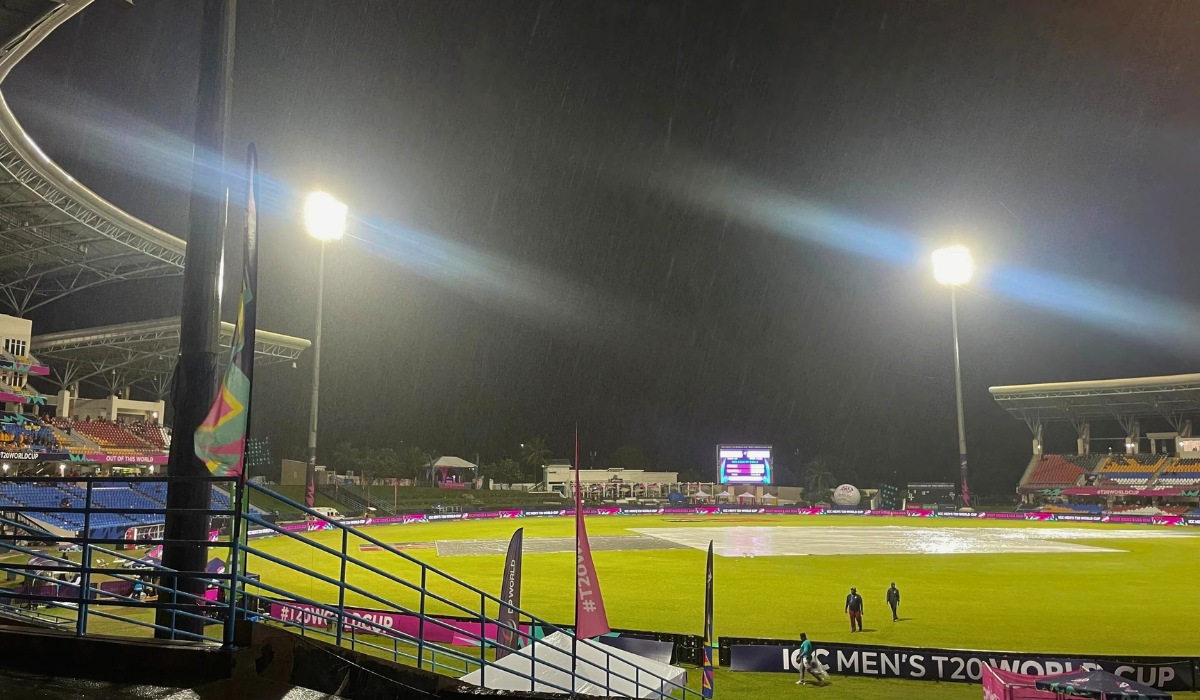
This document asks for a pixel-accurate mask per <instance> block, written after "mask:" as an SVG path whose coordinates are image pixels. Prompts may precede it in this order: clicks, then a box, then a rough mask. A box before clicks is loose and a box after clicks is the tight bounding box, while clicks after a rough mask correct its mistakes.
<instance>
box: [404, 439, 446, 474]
mask: <svg viewBox="0 0 1200 700" xmlns="http://www.w3.org/2000/svg"><path fill="white" fill-rule="evenodd" d="M396 458H397V460H398V461H399V466H398V468H397V474H396V477H397V478H400V479H423V478H425V471H426V470H427V469H428V468H429V466H430V465H431V464H433V462H434V460H436V459H437V458H436V457H434V456H433V455H432V453H430V452H427V451H425V450H422V449H421V448H419V447H417V446H415V445H410V446H408V447H405V448H403V449H401V450H400V452H399V453H397V455H396Z"/></svg>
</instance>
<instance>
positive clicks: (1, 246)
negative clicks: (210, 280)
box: [0, 0, 186, 316]
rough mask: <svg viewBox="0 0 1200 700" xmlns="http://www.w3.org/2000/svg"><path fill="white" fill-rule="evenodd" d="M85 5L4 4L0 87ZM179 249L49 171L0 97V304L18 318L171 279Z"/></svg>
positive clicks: (179, 267) (178, 268)
mask: <svg viewBox="0 0 1200 700" xmlns="http://www.w3.org/2000/svg"><path fill="white" fill-rule="evenodd" d="M91 2H92V0H62V1H61V2H53V1H51V0H8V1H6V2H4V3H3V5H2V6H0V38H3V40H4V44H3V46H2V47H0V83H2V82H3V81H4V79H5V78H6V77H7V76H8V74H9V72H11V71H12V69H13V67H14V66H15V65H16V64H17V63H18V62H20V61H21V59H22V58H24V57H25V55H26V54H28V53H29V52H30V51H31V50H32V49H33V48H34V47H36V46H37V45H38V44H39V43H41V41H42V39H44V38H45V37H46V36H47V35H48V34H49V33H50V32H52V31H53V30H54V29H55V28H57V27H58V26H59V25H60V24H62V23H63V22H65V21H67V20H68V19H70V18H71V17H73V16H74V15H75V14H76V13H78V12H79V11H80V10H82V9H83V8H85V7H87V6H88V5H90V4H91ZM185 247H186V246H185V244H184V242H183V241H182V240H180V239H179V238H176V237H175V236H172V235H170V234H168V233H166V232H164V231H160V230H159V229H157V228H155V227H153V226H151V225H150V224H147V223H146V222H144V221H141V220H140V219H137V218H136V217H133V216H131V215H129V214H128V213H126V212H124V211H122V210H121V209H118V208H117V207H115V206H113V205H112V204H110V203H109V202H107V201H105V200H104V199H103V198H101V197H100V196H99V195H97V194H96V193H94V192H92V191H91V190H89V189H88V188H86V187H84V186H83V185H81V184H80V183H79V182H77V181H76V180H75V178H73V177H71V176H70V175H69V174H67V173H66V172H65V171H64V170H63V169H62V168H60V167H59V166H58V165H56V164H55V163H54V162H52V161H51V160H50V159H49V158H48V157H47V156H46V154H45V153H43V152H42V150H41V149H40V148H38V146H37V144H36V143H34V142H33V140H32V139H31V138H30V137H29V135H28V134H27V133H25V130H24V129H23V128H22V127H21V125H20V124H19V123H18V122H17V120H16V117H14V116H13V113H12V111H11V110H10V109H9V108H8V103H7V102H6V101H5V100H4V97H3V95H2V94H0V304H2V305H3V306H6V307H8V308H9V309H10V310H11V311H12V312H13V313H15V314H17V315H18V316H23V315H24V314H26V313H27V312H29V311H32V310H33V309H36V308H38V307H39V306H42V305H44V304H48V303H50V302H52V301H55V300H57V299H61V298H62V297H64V296H66V295H68V294H71V293H73V292H77V291H79V290H82V289H88V288H90V287H95V286H98V285H101V284H108V283H110V282H119V281H123V280H135V279H150V278H157V277H167V276H173V275H178V274H180V273H181V272H182V271H183V257H184V250H185Z"/></svg>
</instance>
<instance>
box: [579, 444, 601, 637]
mask: <svg viewBox="0 0 1200 700" xmlns="http://www.w3.org/2000/svg"><path fill="white" fill-rule="evenodd" d="M581 488H582V487H581V486H580V483H579V430H578V429H576V430H575V636H576V637H577V638H582V639H589V638H591V637H599V636H600V635H604V634H608V632H609V629H608V614H607V613H606V612H605V611H604V596H603V595H601V594H600V580H599V579H598V578H596V565H595V564H594V563H592V545H591V543H590V542H588V535H587V525H585V524H584V521H583V496H582V494H581V493H580V491H581Z"/></svg>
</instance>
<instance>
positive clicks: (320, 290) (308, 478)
mask: <svg viewBox="0 0 1200 700" xmlns="http://www.w3.org/2000/svg"><path fill="white" fill-rule="evenodd" d="M319 260H320V262H318V263H317V328H316V331H315V332H314V333H313V344H312V349H313V350H312V352H313V376H312V405H311V406H310V407H309V409H308V468H307V470H306V471H305V475H304V483H305V487H306V488H305V492H304V505H306V506H308V507H309V508H312V507H313V503H314V502H315V499H316V495H315V492H316V488H317V486H316V479H317V405H318V400H319V396H320V391H321V308H322V307H323V306H324V305H325V241H321V255H320V258H319Z"/></svg>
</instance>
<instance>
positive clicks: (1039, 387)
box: [988, 374, 1200, 423]
mask: <svg viewBox="0 0 1200 700" xmlns="http://www.w3.org/2000/svg"><path fill="white" fill-rule="evenodd" d="M988 391H989V392H991V394H992V398H994V399H995V400H996V403H998V404H1000V405H1001V406H1002V407H1004V410H1006V411H1008V413H1009V415H1011V416H1013V417H1014V418H1020V419H1022V420H1024V421H1026V422H1027V423H1050V422H1054V421H1072V422H1077V421H1083V420H1095V419H1108V420H1122V419H1131V418H1137V417H1143V416H1159V417H1164V418H1167V419H1168V420H1172V421H1174V420H1176V419H1178V418H1179V417H1181V416H1183V415H1185V414H1190V413H1200V374H1177V375H1172V376H1167V377H1139V378H1132V379H1101V380H1098V381H1090V382H1057V383H1052V384H1024V385H1018V386H994V387H991V388H989V389H988Z"/></svg>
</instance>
